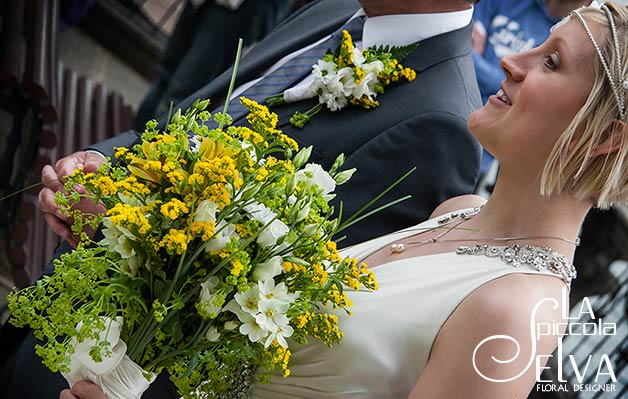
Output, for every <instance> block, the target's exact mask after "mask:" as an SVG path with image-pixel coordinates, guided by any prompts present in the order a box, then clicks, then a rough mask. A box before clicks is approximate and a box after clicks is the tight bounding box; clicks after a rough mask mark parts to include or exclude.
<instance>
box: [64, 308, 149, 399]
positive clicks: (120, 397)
mask: <svg viewBox="0 0 628 399" xmlns="http://www.w3.org/2000/svg"><path fill="white" fill-rule="evenodd" d="M104 319H106V322H105V323H106V324H108V325H109V328H108V330H107V331H106V332H105V331H103V333H102V334H101V340H103V339H104V340H106V341H108V342H109V344H110V345H111V346H110V348H111V354H109V356H107V357H104V358H103V360H102V361H100V362H96V361H94V360H93V359H92V357H91V356H90V354H89V351H90V349H91V347H92V346H94V345H95V344H96V341H94V340H86V341H84V342H80V343H78V344H77V345H76V349H75V352H74V354H72V355H71V362H70V366H69V367H70V371H69V372H67V373H63V372H62V373H61V374H62V375H63V377H64V378H65V379H66V381H68V384H69V385H70V386H73V385H74V384H76V383H77V382H79V381H82V380H88V381H91V382H93V383H94V384H96V385H98V386H99V387H100V388H101V389H102V390H103V392H104V393H105V394H106V395H107V398H108V399H140V398H141V397H142V393H144V391H146V389H148V387H149V386H150V384H151V383H152V382H153V381H154V380H155V378H156V377H157V374H155V373H149V372H146V371H144V370H143V369H142V368H141V367H140V366H138V365H137V363H135V362H134V361H133V360H131V358H130V357H129V356H127V355H126V349H127V346H126V343H125V342H124V341H123V340H121V339H120V327H121V324H122V320H121V318H117V320H111V319H107V318H104ZM77 328H80V326H79V327H77ZM147 378H148V379H147Z"/></svg>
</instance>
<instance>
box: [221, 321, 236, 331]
mask: <svg viewBox="0 0 628 399" xmlns="http://www.w3.org/2000/svg"><path fill="white" fill-rule="evenodd" d="M237 327H238V323H236V322H235V321H231V320H229V321H226V322H225V325H224V328H225V330H227V331H230V330H235V329H236V328H237Z"/></svg>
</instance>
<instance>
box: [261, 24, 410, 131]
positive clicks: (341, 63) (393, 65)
mask: <svg viewBox="0 0 628 399" xmlns="http://www.w3.org/2000/svg"><path fill="white" fill-rule="evenodd" d="M416 46H417V45H416V44H412V45H409V46H402V47H384V46H380V47H369V48H366V49H364V50H359V49H357V48H355V47H354V46H353V40H352V38H351V35H350V34H349V32H347V31H346V30H345V31H343V33H342V41H341V43H340V45H339V46H338V48H337V49H336V51H335V52H334V53H332V52H331V50H328V51H327V54H325V56H324V57H323V59H322V60H318V62H317V63H316V64H314V65H313V66H312V74H311V75H310V76H309V77H308V78H306V79H305V80H304V81H303V82H302V83H301V84H299V85H297V86H295V87H293V88H290V89H288V90H286V91H284V92H283V93H279V94H276V95H274V96H270V97H268V98H266V103H267V104H268V105H270V106H274V105H281V104H285V103H292V102H296V101H301V100H305V99H308V98H313V97H318V104H316V105H315V106H314V107H312V108H310V109H308V110H307V111H305V112H303V113H302V112H295V113H294V115H293V116H292V117H291V118H290V123H291V124H292V125H294V126H296V127H299V128H302V127H303V126H304V125H305V124H306V123H307V122H308V121H309V120H310V119H311V118H312V117H313V116H314V115H316V114H317V113H319V112H320V111H321V110H322V109H323V106H325V107H327V109H329V110H330V111H332V112H335V111H338V110H340V109H342V108H344V107H345V106H347V105H348V104H353V105H357V106H360V107H363V108H365V109H371V108H374V107H377V106H378V105H379V101H377V100H376V97H377V95H378V94H382V93H384V88H385V87H386V86H389V85H390V84H392V83H395V82H398V81H400V80H401V79H404V80H405V81H408V82H411V81H413V80H414V78H415V77H416V72H415V71H414V70H413V69H411V68H407V67H404V66H403V65H402V64H401V63H400V61H401V60H402V59H403V58H404V57H405V56H407V55H408V54H409V53H410V52H411V51H412V50H414V49H415V48H416Z"/></svg>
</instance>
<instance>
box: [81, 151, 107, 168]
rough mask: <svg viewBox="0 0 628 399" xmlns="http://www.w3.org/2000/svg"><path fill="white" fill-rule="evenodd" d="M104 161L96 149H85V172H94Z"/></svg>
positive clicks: (103, 157)
mask: <svg viewBox="0 0 628 399" xmlns="http://www.w3.org/2000/svg"><path fill="white" fill-rule="evenodd" d="M103 163H105V156H104V155H102V154H101V153H99V152H96V151H87V153H86V154H85V160H84V162H83V170H84V171H85V172H88V173H89V172H96V171H97V170H98V168H99V167H100V165H102V164H103Z"/></svg>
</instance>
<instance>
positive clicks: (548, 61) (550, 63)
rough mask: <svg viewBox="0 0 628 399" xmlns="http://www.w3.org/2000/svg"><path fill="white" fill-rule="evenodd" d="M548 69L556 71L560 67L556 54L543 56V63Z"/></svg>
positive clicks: (558, 57)
mask: <svg viewBox="0 0 628 399" xmlns="http://www.w3.org/2000/svg"><path fill="white" fill-rule="evenodd" d="M543 65H545V66H546V67H547V68H548V69H551V70H556V69H558V66H559V65H560V56H559V55H558V52H556V53H552V54H550V55H546V56H545V62H544V63H543Z"/></svg>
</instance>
